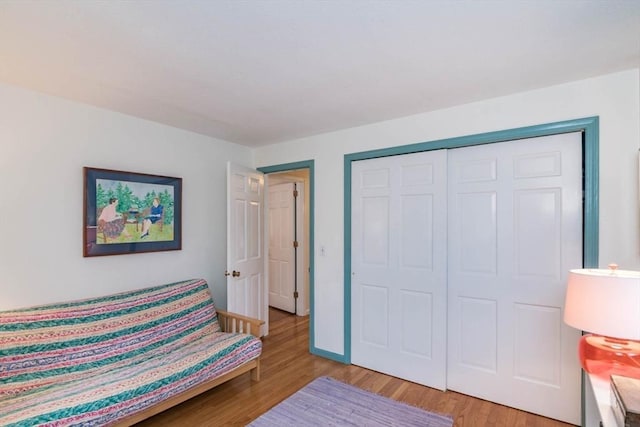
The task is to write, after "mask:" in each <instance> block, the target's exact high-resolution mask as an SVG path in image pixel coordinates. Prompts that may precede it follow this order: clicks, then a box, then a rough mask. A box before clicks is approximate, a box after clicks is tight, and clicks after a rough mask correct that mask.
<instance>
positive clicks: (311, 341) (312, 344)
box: [258, 160, 333, 358]
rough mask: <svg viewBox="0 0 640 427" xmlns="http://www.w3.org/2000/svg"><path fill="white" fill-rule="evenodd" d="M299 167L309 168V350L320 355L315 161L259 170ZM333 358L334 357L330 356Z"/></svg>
mask: <svg viewBox="0 0 640 427" xmlns="http://www.w3.org/2000/svg"><path fill="white" fill-rule="evenodd" d="M298 169H308V170H309V351H310V352H311V353H313V354H318V355H320V356H322V355H324V351H323V350H321V349H317V348H316V346H315V333H314V331H315V314H314V309H313V307H314V299H315V297H314V295H315V284H314V276H315V274H314V271H315V267H314V266H315V262H314V253H315V251H314V248H315V244H314V228H315V222H314V191H315V190H314V188H315V184H314V182H315V176H314V161H313V160H303V161H300V162H293V163H283V164H279V165H273V166H264V167H261V168H258V170H259V171H260V172H262V173H264V174H269V173H276V172H289V171H293V170H298ZM330 358H333V357H330Z"/></svg>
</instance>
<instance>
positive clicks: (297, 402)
mask: <svg viewBox="0 0 640 427" xmlns="http://www.w3.org/2000/svg"><path fill="white" fill-rule="evenodd" d="M249 426H250V427H268V426H269V427H272V426H278V427H280V426H296V427H305V426H323V427H324V426H368V427H369V426H370V427H375V426H393V427H404V426H407V427H408V426H421V427H451V426H453V420H452V419H451V418H449V417H447V416H443V415H437V414H433V413H430V412H427V411H425V410H423V409H420V408H416V407H414V406H410V405H407V404H405V403H402V402H398V401H396V400H393V399H389V398H386V397H383V396H378V395H377V394H375V393H371V392H368V391H365V390H362V389H359V388H357V387H354V386H352V385H349V384H344V383H342V382H340V381H337V380H335V379H333V378H329V377H320V378H317V379H315V380H313V381H312V382H311V383H309V384H307V385H306V386H305V387H304V388H302V389H300V390H299V391H297V392H296V393H294V394H293V395H291V396H290V397H288V398H287V399H286V400H284V401H283V402H281V403H279V404H278V405H276V406H275V407H273V408H272V409H270V410H269V411H268V412H266V413H265V414H263V415H262V416H260V417H259V418H258V419H256V420H255V421H254V422H252V423H251V424H249Z"/></svg>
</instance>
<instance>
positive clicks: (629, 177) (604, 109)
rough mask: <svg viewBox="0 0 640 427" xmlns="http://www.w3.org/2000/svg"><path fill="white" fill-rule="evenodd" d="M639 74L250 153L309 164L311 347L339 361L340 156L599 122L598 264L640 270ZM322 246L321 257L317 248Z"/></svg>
mask: <svg viewBox="0 0 640 427" xmlns="http://www.w3.org/2000/svg"><path fill="white" fill-rule="evenodd" d="M639 74H640V71H639V70H638V69H633V70H628V71H624V72H619V73H615V74H610V75H606V76H601V77H597V78H592V79H588V80H582V81H576V82H571V83H568V84H563V85H559V86H553V87H549V88H544V89H539V90H535V91H530V92H524V93H519V94H515V95H511V96H506V97H501V98H496V99H491V100H487V101H483V102H477V103H473V104H467V105H461V106H458V107H454V108H449V109H445V110H439V111H435V112H430V113H424V114H419V115H415V116H411V117H405V118H401V119H397V120H391V121H386V122H380V123H376V124H372V125H368V126H362V127H358V128H352V129H347V130H344V131H339V132H333V133H328V134H323V135H318V136H314V137H309V138H304V139H300V140H297V141H290V142H287V143H282V144H276V145H272V146H268V147H264V148H261V149H258V150H256V151H255V153H254V155H255V162H256V166H269V165H275V164H281V163H288V162H295V161H300V160H308V159H314V160H315V190H316V191H315V235H316V242H315V246H316V247H315V283H314V284H315V307H313V310H314V314H315V344H316V347H318V348H319V349H322V350H326V351H330V352H333V353H337V354H343V351H344V348H343V339H344V335H343V303H344V301H343V267H344V263H343V250H344V248H343V242H344V239H343V197H344V192H343V156H344V154H347V153H354V152H359V151H368V150H372V149H376V148H385V147H393V146H399V145H406V144H412V143H416V142H428V141H435V140H439V139H445V138H451V137H457V136H464V135H473V134H478V133H484V132H491V131H497V130H504V129H511V128H518V127H523V126H530V125H539V124H545V123H551V122H556V121H563V120H570V119H577V118H583V117H589V116H600V247H599V254H600V257H599V258H600V264H601V266H606V265H607V264H608V263H609V262H614V261H615V262H617V263H618V264H619V265H620V268H624V269H630V270H639V269H640V249H639V248H640V237H639V235H640V222H639V220H638V216H639V215H638V169H637V162H638V148H639V143H640V87H639V83H640V79H639ZM321 246H324V247H325V248H326V255H325V256H320V251H319V248H320V247H321Z"/></svg>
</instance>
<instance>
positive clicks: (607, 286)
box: [564, 264, 640, 381]
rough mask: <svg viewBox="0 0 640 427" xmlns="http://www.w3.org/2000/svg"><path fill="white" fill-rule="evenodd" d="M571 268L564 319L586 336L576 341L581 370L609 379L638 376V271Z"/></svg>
mask: <svg viewBox="0 0 640 427" xmlns="http://www.w3.org/2000/svg"><path fill="white" fill-rule="evenodd" d="M617 267H618V266H617V265H616V264H610V265H609V269H608V270H607V269H576V270H571V271H570V272H569V280H568V283H567V294H566V299H565V309H564V321H565V323H566V324H567V325H569V326H572V327H574V328H576V329H580V330H581V331H584V332H588V333H587V334H584V335H583V336H582V338H581V339H580V345H579V350H578V353H579V356H580V363H581V364H582V367H583V368H584V370H585V371H587V372H589V373H590V374H594V375H596V376H598V377H600V378H603V379H605V380H607V381H609V375H611V374H616V375H622V376H626V377H632V378H640V341H638V340H640V272H637V271H625V270H618V269H617Z"/></svg>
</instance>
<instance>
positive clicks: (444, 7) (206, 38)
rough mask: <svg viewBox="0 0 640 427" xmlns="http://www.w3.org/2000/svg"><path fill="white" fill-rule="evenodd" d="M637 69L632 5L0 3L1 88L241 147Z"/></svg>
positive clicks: (200, 0) (611, 1)
mask: <svg viewBox="0 0 640 427" xmlns="http://www.w3.org/2000/svg"><path fill="white" fill-rule="evenodd" d="M638 66H640V0H608V1H605V0H597V1H591V0H515V1H514V0H512V1H507V0H421V1H413V0H396V1H391V0H388V1H381V0H342V1H338V0H325V1H319V0H314V1H310V0H262V1H260V0H245V1H243V0H211V1H205V0H138V1H104V0H101V1H97V0H84V1H80V0H48V1H32V0H17V1H16V0H0V81H4V82H6V83H10V84H15V85H19V86H25V87H28V88H32V89H35V90H38V91H43V92H46V93H50V94H54V95H57V96H62V97H65V98H69V99H73V100H77V101H80V102H84V103H88V104H92V105H96V106H99V107H102V108H107V109H109V110H114V111H119V112H122V113H126V114H130V115H134V116H137V117H142V118H146V119H149V120H153V121H156V122H161V123H166V124H168V125H172V126H175V127H179V128H184V129H189V130H191V131H194V132H198V133H202V134H205V135H210V136H213V137H216V138H220V139H224V140H227V141H231V142H236V143H239V144H244V145H247V146H251V147H257V146H261V145H266V144H271V143H275V142H280V141H285V140H290V139H294V138H299V137H304V136H308V135H313V134H318V133H323V132H327V131H332V130H338V129H343V128H348V127H353V126H358V125H363V124H367V123H372V122H378V121H382V120H387V119H392V118H397V117H402V116H407V115H411V114H415V113H420V112H426V111H432V110H436V109H441V108H446V107H450V106H453V105H459V104H463V103H468V102H473V101H477V100H481V99H486V98H490V97H495V96H501V95H506V94H510V93H515V92H520V91H525V90H530V89H535V88H539V87H544V86H549V85H553V84H558V83H562V82H566V81H571V80H577V79H581V78H587V77H591V76H596V75H601V74H606V73H609V72H614V71H619V70H624V69H629V68H635V67H638Z"/></svg>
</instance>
